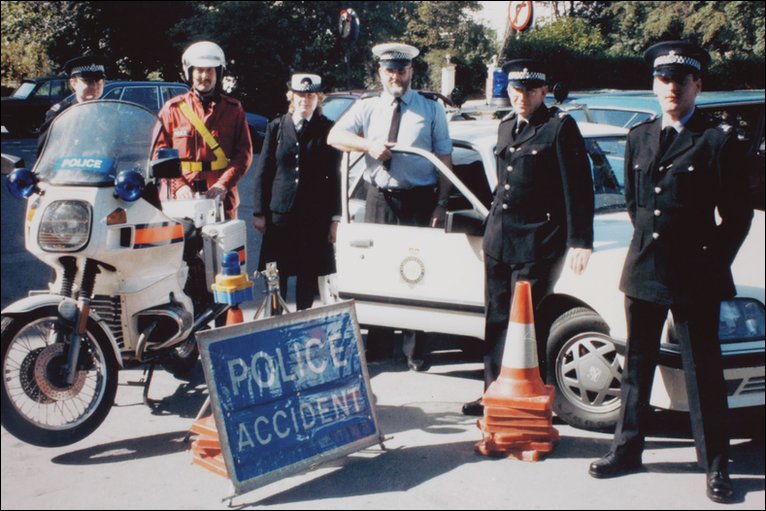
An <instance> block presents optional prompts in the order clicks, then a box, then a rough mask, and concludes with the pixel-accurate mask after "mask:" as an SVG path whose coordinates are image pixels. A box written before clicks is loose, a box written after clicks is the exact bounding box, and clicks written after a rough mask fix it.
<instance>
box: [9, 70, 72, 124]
mask: <svg viewBox="0 0 766 511" xmlns="http://www.w3.org/2000/svg"><path fill="white" fill-rule="evenodd" d="M70 93H71V91H70V90H69V85H68V79H67V78H66V77H64V76H47V77H42V78H25V79H24V80H22V82H21V85H19V86H18V87H17V88H16V90H14V91H13V93H12V94H11V95H10V96H8V97H5V98H2V114H1V115H2V120H1V121H0V122H2V125H3V127H4V128H5V131H7V132H8V133H9V134H10V135H11V136H14V137H21V136H28V135H34V134H35V133H36V132H37V129H38V128H39V127H40V125H41V124H42V123H43V121H44V120H45V112H47V111H48V109H49V108H50V107H51V106H53V105H54V104H55V103H58V102H59V101H61V100H62V99H64V98H65V97H67V96H69V94H70Z"/></svg>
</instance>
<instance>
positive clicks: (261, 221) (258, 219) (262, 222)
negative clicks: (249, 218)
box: [253, 216, 266, 234]
mask: <svg viewBox="0 0 766 511" xmlns="http://www.w3.org/2000/svg"><path fill="white" fill-rule="evenodd" d="M253 227H255V230H256V231H258V232H260V233H261V234H263V233H264V232H266V217H265V216H254V217H253Z"/></svg>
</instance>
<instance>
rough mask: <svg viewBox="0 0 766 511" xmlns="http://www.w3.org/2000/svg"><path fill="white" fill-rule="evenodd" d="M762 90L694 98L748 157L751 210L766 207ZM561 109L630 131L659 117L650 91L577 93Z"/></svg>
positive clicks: (573, 114) (721, 93)
mask: <svg viewBox="0 0 766 511" xmlns="http://www.w3.org/2000/svg"><path fill="white" fill-rule="evenodd" d="M764 99H766V91H764V89H754V90H735V91H711V92H704V91H703V92H702V93H700V94H699V95H698V96H697V100H696V104H697V108H699V109H700V110H701V111H703V112H705V113H707V114H708V115H710V116H712V117H713V118H715V119H718V120H720V121H722V122H726V123H728V124H731V125H732V126H733V127H734V129H735V130H736V132H737V137H738V138H739V140H740V141H741V142H742V143H743V144H744V145H745V147H746V151H747V153H748V156H749V165H750V168H749V188H750V198H751V202H752V204H753V206H754V207H756V208H757V209H760V210H763V209H764V207H766V184H765V183H764V180H763V179H764V175H763V167H764V164H765V163H764V153H765V152H766V151H765V150H764ZM559 106H560V108H562V109H564V110H566V111H567V112H568V113H569V115H571V116H572V117H573V118H574V119H575V120H577V121H589V122H596V123H599V124H611V125H614V126H622V127H624V128H632V127H633V126H635V125H636V124H638V123H640V122H644V121H648V120H651V119H654V118H655V117H657V116H658V115H661V114H662V112H661V110H660V106H659V103H658V101H657V98H656V97H655V96H654V93H652V92H651V91H609V92H601V93H579V94H577V95H576V96H574V97H572V98H571V99H570V100H567V101H565V102H564V103H562V104H561V105H559Z"/></svg>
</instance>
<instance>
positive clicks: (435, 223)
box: [431, 206, 447, 227]
mask: <svg viewBox="0 0 766 511" xmlns="http://www.w3.org/2000/svg"><path fill="white" fill-rule="evenodd" d="M446 217H447V211H446V210H445V209H444V207H443V206H436V208H435V209H434V212H433V213H432V214H431V227H444V220H445V219H446Z"/></svg>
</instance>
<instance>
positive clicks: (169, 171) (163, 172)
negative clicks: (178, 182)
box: [152, 147, 181, 179]
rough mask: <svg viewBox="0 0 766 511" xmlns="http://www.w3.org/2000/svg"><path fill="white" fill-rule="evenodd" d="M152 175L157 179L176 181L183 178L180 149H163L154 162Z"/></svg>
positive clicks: (158, 152) (159, 151)
mask: <svg viewBox="0 0 766 511" xmlns="http://www.w3.org/2000/svg"><path fill="white" fill-rule="evenodd" d="M152 175H153V176H154V177H155V178H157V179H175V178H179V177H181V159H180V157H179V155H178V149H173V148H171V147H163V148H161V149H159V150H158V151H157V159H156V160H152Z"/></svg>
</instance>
